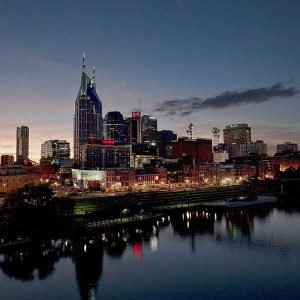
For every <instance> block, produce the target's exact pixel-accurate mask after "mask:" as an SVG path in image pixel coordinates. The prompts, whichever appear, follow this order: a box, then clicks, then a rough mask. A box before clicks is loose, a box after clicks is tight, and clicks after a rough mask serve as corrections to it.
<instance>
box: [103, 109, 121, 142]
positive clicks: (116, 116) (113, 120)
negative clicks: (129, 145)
mask: <svg viewBox="0 0 300 300" xmlns="http://www.w3.org/2000/svg"><path fill="white" fill-rule="evenodd" d="M104 131H105V133H104V135H105V138H106V139H107V140H113V141H116V142H118V143H121V144H126V125H125V121H124V118H123V115H122V114H121V113H120V112H118V111H110V112H108V113H107V114H106V116H105V118H104Z"/></svg>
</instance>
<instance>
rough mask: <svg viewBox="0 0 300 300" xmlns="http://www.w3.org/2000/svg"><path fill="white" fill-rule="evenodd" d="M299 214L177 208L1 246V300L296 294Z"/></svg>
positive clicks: (291, 296)
mask: <svg viewBox="0 0 300 300" xmlns="http://www.w3.org/2000/svg"><path fill="white" fill-rule="evenodd" d="M299 278H300V211H299V210H292V209H291V210H284V209H279V208H276V207H264V208H260V209H256V210H255V212H254V211H251V210H248V211H236V212H234V213H215V212H208V211H202V210H193V211H184V212H176V213H173V214H170V215H166V216H164V217H163V218H160V219H159V220H156V221H153V222H152V224H147V225H143V226H141V225H139V226H138V225H136V226H133V227H124V228H119V229H118V230H113V231H107V232H97V234H95V236H89V237H81V238H79V239H76V240H70V239H66V238H64V239H61V238H53V239H51V240H50V239H49V240H45V241H38V242H35V243H32V244H30V245H26V246H23V247H20V248H16V249H11V250H6V251H4V250H2V251H0V287H1V288H0V299H1V300H8V299H9V300H12V299H13V300H21V299H22V300H27V299H28V300H50V299H51V300H52V299H63V300H67V299H75V300H76V299H78V300H79V299H81V300H88V299H99V300H100V299H130V300H133V299H143V300H147V299H153V300H154V299H155V300H156V299H299V297H300V296H299V295H300V284H299Z"/></svg>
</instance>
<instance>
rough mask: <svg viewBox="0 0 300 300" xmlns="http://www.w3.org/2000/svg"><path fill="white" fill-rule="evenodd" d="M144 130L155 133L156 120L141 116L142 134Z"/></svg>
mask: <svg viewBox="0 0 300 300" xmlns="http://www.w3.org/2000/svg"><path fill="white" fill-rule="evenodd" d="M145 130H156V131H157V119H156V118H154V117H152V116H148V115H143V116H142V131H143V132H144V131H145Z"/></svg>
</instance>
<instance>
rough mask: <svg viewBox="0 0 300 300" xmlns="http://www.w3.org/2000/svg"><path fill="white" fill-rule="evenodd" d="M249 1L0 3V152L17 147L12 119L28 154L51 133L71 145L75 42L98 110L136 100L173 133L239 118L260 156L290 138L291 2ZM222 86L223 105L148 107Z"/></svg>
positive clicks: (206, 95)
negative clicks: (226, 98) (230, 100)
mask: <svg viewBox="0 0 300 300" xmlns="http://www.w3.org/2000/svg"><path fill="white" fill-rule="evenodd" d="M255 2H256V1H253V3H247V5H246V4H243V5H241V4H236V3H235V4H234V3H233V2H228V3H227V4H226V5H225V4H222V3H220V4H219V5H218V6H214V7H211V6H210V5H209V2H205V1H204V2H203V3H201V4H199V3H197V2H196V1H189V2H187V1H175V2H173V1H166V2H164V3H158V2H156V1H154V2H153V3H148V2H139V3H135V2H130V1H124V2H123V1H122V2H121V1H120V2H118V1H117V2H115V3H114V4H109V3H100V4H99V3H91V5H90V6H89V7H85V6H83V5H82V4H80V3H79V2H77V1H75V2H72V5H71V3H69V2H66V3H63V4H60V3H59V2H56V1H54V2H53V3H51V4H50V3H48V4H43V5H42V4H34V5H33V3H31V5H28V3H27V4H23V3H19V4H17V5H16V4H8V5H7V7H6V10H5V11H4V10H3V11H1V12H0V16H1V18H0V19H1V23H0V28H1V29H4V28H7V30H5V31H3V37H4V39H5V40H6V44H5V45H3V47H2V48H1V50H0V54H1V57H5V58H6V59H5V61H3V64H2V70H3V72H2V74H1V75H0V87H1V91H2V96H1V98H0V104H1V113H0V128H1V129H2V130H1V133H0V153H1V154H4V153H9V154H14V155H15V148H16V145H15V130H16V127H17V126H20V125H25V126H28V127H29V128H30V154H29V158H30V159H33V160H38V159H39V158H40V147H41V144H42V143H43V142H44V141H46V140H50V139H66V140H67V141H70V142H71V148H72V149H73V145H72V144H73V143H72V140H73V139H72V135H73V111H74V99H75V98H76V94H77V92H78V85H79V84H80V60H81V55H82V51H83V50H84V51H85V52H86V54H87V73H88V74H90V73H91V71H92V66H95V67H96V71H97V91H98V93H99V96H100V98H101V99H102V101H103V116H104V115H105V114H106V113H107V112H108V111H120V112H121V113H122V114H123V115H124V116H129V115H130V112H131V111H133V110H135V109H136V108H138V107H139V99H140V100H141V108H142V109H141V110H142V113H143V114H150V115H153V116H154V117H156V118H157V119H158V127H159V129H160V130H161V129H170V130H173V131H175V132H177V133H178V135H179V136H181V135H185V130H186V127H187V124H188V123H189V122H190V121H191V122H193V123H194V124H195V136H196V137H197V136H198V137H202V138H212V134H211V129H212V127H214V126H218V127H220V128H221V129H223V128H225V126H226V125H228V124H230V123H248V124H249V126H250V127H251V128H252V135H253V138H252V139H253V140H256V139H261V140H264V141H265V142H266V143H267V144H268V146H269V147H268V149H269V152H270V154H272V153H274V152H275V147H276V144H280V143H283V142H286V141H290V142H295V143H298V144H299V141H300V132H299V125H300V121H299V120H298V119H299V117H298V113H297V112H298V111H299V109H300V103H299V95H298V81H299V72H297V70H299V69H300V62H299V59H298V55H297V54H298V53H299V50H300V44H299V42H298V41H299V32H298V30H297V28H299V25H300V24H299V23H300V21H299V19H298V17H297V13H296V11H297V9H296V8H299V3H297V1H289V3H288V4H284V3H276V4H274V3H272V2H271V1H270V2H268V1H267V3H265V4H262V3H260V2H259V1H258V2H256V3H255ZM29 4H30V2H29ZM270 6H271V8H272V9H270ZM58 7H59V10H58ZM57 10H58V14H57V15H56V14H54V11H57ZM221 11H222V13H221ZM88 12H89V13H91V12H92V14H91V17H90V19H89V22H87V24H84V25H83V24H82V23H80V26H79V24H77V23H76V20H77V18H78V17H79V16H80V14H87V13H88ZM224 12H225V13H224ZM12 13H14V15H13V17H12ZM48 13H49V15H51V17H47V16H48ZM63 15H65V16H66V18H61V17H62V16H63ZM212 17H213V18H212ZM273 19H276V23H275V22H273ZM53 24H55V25H53ZM52 25H53V26H52ZM22 28H26V30H25V29H23V30H22ZM46 30H47V34H45V31H46ZM86 32H91V33H93V34H94V35H91V34H84V33H86ZM75 34H77V35H78V36H79V37H80V38H77V37H75ZM49 42H51V47H49ZM257 91H262V92H263V95H262V96H261V94H260V98H257V97H256V96H254V98H251V99H250V101H249V98H247V97H248V96H247V95H248V94H247V93H249V92H251V93H252V94H253V92H257ZM226 92H227V93H229V95H230V96H232V97H233V96H234V97H237V96H238V97H244V98H242V101H241V102H240V103H237V104H234V105H233V106H230V107H223V108H222V107H220V106H219V107H213V106H208V107H204V108H205V110H202V109H198V110H197V111H195V113H191V114H187V115H186V116H179V118H180V122H178V121H176V118H175V119H174V117H173V118H172V117H170V116H168V115H166V114H163V113H161V112H159V111H157V108H161V107H162V105H165V104H166V103H167V101H178V100H179V99H180V100H182V101H183V102H180V103H185V104H184V105H186V104H187V105H188V108H190V107H194V105H195V101H196V104H199V103H200V104H201V102H202V101H206V102H207V101H208V100H211V99H213V100H216V99H217V100H218V99H220V95H224V93H225V94H226ZM246 96H247V97H246ZM261 97H262V98H261ZM239 99H241V98H239ZM243 99H246V100H245V101H244V100H243ZM253 99H254V100H253ZM186 100H188V101H186ZM191 100H192V101H191ZM176 103H178V102H176ZM247 103H249V104H247ZM125 104H126V105H125ZM171 104H174V102H171ZM180 105H181V104H180ZM180 105H179V109H180V107H181V106H180ZM124 107H126V109H123V108H124ZM163 107H165V106H163ZM196 107H198V105H196ZM166 112H167V113H170V111H166ZM171 112H172V111H171ZM183 112H186V111H183ZM179 113H180V111H179ZM176 116H177V115H176ZM176 116H175V117H176ZM222 139H223V138H222V136H221V140H222Z"/></svg>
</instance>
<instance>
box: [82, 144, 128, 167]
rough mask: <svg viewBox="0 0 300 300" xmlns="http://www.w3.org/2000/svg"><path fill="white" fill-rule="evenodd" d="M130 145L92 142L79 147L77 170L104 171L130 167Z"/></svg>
mask: <svg viewBox="0 0 300 300" xmlns="http://www.w3.org/2000/svg"><path fill="white" fill-rule="evenodd" d="M130 155H131V145H117V144H116V143H115V142H114V141H111V140H103V141H94V143H91V144H84V145H80V146H79V168H80V169H95V170H106V169H110V168H129V167H130Z"/></svg>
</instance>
